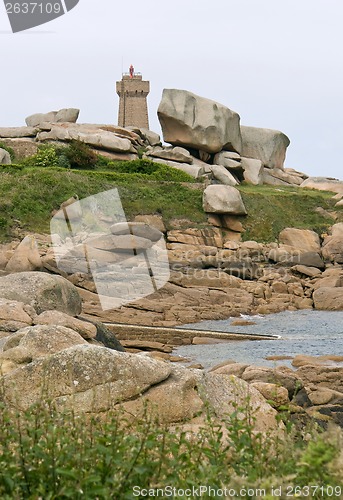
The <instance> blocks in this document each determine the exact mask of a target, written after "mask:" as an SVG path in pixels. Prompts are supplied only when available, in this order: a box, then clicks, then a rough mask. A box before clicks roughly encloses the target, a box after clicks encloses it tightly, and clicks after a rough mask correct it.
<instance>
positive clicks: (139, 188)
mask: <svg viewBox="0 0 343 500" xmlns="http://www.w3.org/2000/svg"><path fill="white" fill-rule="evenodd" d="M165 167H166V166H165V165H163V169H164V168H165ZM168 168H169V169H170V170H172V173H171V174H170V173H169V172H168V171H167V173H168V174H170V175H169V176H170V177H172V175H174V169H171V168H170V167H167V170H168ZM176 173H177V178H178V179H180V178H181V179H182V182H180V181H178V182H175V181H172V180H171V181H169V182H166V181H162V180H156V179H155V176H156V174H155V173H152V174H151V175H150V176H149V175H148V174H133V173H132V174H130V173H118V172H113V171H103V172H102V171H93V170H91V171H86V170H69V169H68V170H67V169H62V168H22V167H20V166H19V167H15V166H13V167H11V168H2V169H0V239H1V240H3V241H4V240H6V239H10V238H11V237H12V235H13V229H14V228H15V227H16V226H17V225H18V221H19V225H20V227H21V228H22V229H23V230H25V231H27V232H32V231H33V232H43V233H45V232H49V224H50V218H51V212H52V210H54V209H57V208H59V205H60V204H61V203H62V201H64V200H66V199H68V198H70V197H71V196H73V195H74V194H77V195H78V196H79V198H80V199H81V198H85V197H87V196H90V195H92V194H97V193H100V192H102V191H107V190H109V189H113V188H114V187H117V188H118V190H119V194H120V196H121V201H122V204H123V208H124V210H125V213H126V216H127V218H128V219H131V218H132V217H134V216H135V215H138V214H154V213H157V214H161V215H162V216H163V218H164V220H165V222H166V223H167V224H168V221H169V220H171V219H173V218H175V217H176V218H184V217H185V214H187V218H188V219H189V220H191V221H192V222H193V223H194V224H201V223H205V222H206V216H205V214H204V212H203V210H202V201H201V199H202V198H201V191H198V190H195V189H191V187H190V186H189V185H188V183H189V182H191V181H194V180H193V179H192V178H190V177H189V176H187V175H186V174H184V173H183V172H179V171H176ZM180 173H181V174H183V176H182V177H181V176H180ZM157 174H158V175H160V174H161V170H159V171H158V172H157ZM167 177H168V176H167ZM185 181H187V182H185Z"/></svg>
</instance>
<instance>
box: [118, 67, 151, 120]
mask: <svg viewBox="0 0 343 500" xmlns="http://www.w3.org/2000/svg"><path fill="white" fill-rule="evenodd" d="M116 86H117V94H118V95H119V114H118V125H119V126H120V127H139V128H147V129H148V128H149V118H148V104H147V96H148V94H149V91H150V82H148V81H144V80H143V79H142V75H141V73H135V70H134V67H133V66H132V64H131V66H130V71H129V73H123V75H122V79H121V81H120V82H117V85H116Z"/></svg>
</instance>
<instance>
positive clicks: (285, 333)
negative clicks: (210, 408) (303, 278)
mask: <svg viewBox="0 0 343 500" xmlns="http://www.w3.org/2000/svg"><path fill="white" fill-rule="evenodd" d="M236 319H237V318H230V319H226V320H217V321H211V320H210V321H202V322H200V323H196V324H191V325H182V328H195V329H199V330H201V329H203V330H215V331H221V332H242V333H262V334H272V335H279V336H280V338H279V339H277V340H254V341H249V340H247V341H238V342H237V341H232V342H223V343H219V344H206V345H188V346H182V347H179V348H177V349H175V351H174V352H175V354H178V355H180V356H184V357H186V358H188V359H190V360H191V362H192V363H194V362H196V363H201V364H202V365H203V366H204V368H210V367H212V366H214V365H216V364H218V363H222V362H223V361H226V360H233V361H236V362H239V363H247V364H253V365H256V366H269V367H273V366H277V365H286V366H289V367H291V361H287V360H282V361H267V360H266V357H268V356H292V357H294V356H296V355H297V354H306V355H310V356H321V355H340V356H343V311H332V312H331V311H313V310H302V311H285V312H281V313H278V314H269V315H266V316H261V315H257V316H243V317H242V319H247V320H249V321H253V322H255V323H256V324H255V325H247V326H232V325H231V322H232V320H236ZM339 365H340V366H342V365H343V364H341V363H340V364H339Z"/></svg>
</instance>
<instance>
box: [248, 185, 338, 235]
mask: <svg viewBox="0 0 343 500" xmlns="http://www.w3.org/2000/svg"><path fill="white" fill-rule="evenodd" d="M239 190H240V192H241V195H242V198H243V201H244V204H245V206H246V209H247V212H248V216H247V217H244V218H242V219H241V220H242V223H243V226H244V228H245V230H246V232H245V233H244V240H246V241H247V240H255V241H259V242H272V241H277V236H278V234H279V233H280V231H282V229H284V228H285V227H296V228H299V229H311V230H313V231H316V232H317V233H318V234H321V233H323V232H326V231H327V229H328V228H329V226H332V224H334V223H335V221H334V220H333V219H332V218H330V217H324V216H323V215H321V214H319V213H317V212H316V211H315V209H316V208H317V207H322V208H324V209H325V210H326V211H329V212H332V211H336V212H337V215H338V219H337V221H336V222H340V221H343V211H342V209H341V208H335V203H336V200H332V196H333V194H334V193H330V192H327V191H318V190H315V189H304V188H298V187H293V186H290V187H288V186H280V187H279V186H267V185H263V186H252V185H248V184H245V185H244V184H243V185H241V186H240V187H239Z"/></svg>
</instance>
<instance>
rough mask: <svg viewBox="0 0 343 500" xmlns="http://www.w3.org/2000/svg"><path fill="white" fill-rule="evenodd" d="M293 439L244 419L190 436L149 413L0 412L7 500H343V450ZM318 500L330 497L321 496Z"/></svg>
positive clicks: (0, 471) (317, 438)
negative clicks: (288, 499)
mask: <svg viewBox="0 0 343 500" xmlns="http://www.w3.org/2000/svg"><path fill="white" fill-rule="evenodd" d="M224 436H225V439H224ZM292 437H293V440H290V439H289V436H286V437H285V440H284V441H281V440H280V439H279V440H278V439H277V437H275V436H269V437H266V438H265V439H261V436H255V435H254V433H253V432H252V426H251V421H249V420H247V419H243V420H242V419H238V418H237V415H236V413H233V414H232V415H231V416H228V421H227V427H226V429H225V426H224V427H223V426H220V425H219V424H214V423H213V420H212V419H211V418H210V416H209V417H208V420H207V422H206V424H205V426H204V427H203V428H200V429H199V430H198V432H197V433H196V434H193V435H192V436H191V435H190V434H189V433H186V432H184V431H183V430H182V428H181V429H178V428H176V429H173V431H171V430H169V429H168V428H166V427H165V426H162V425H160V424H158V422H156V421H154V420H153V419H152V417H151V414H150V413H149V412H148V411H146V412H145V413H144V414H143V415H142V417H141V418H139V419H136V420H132V419H131V421H128V420H126V419H125V414H124V412H122V411H117V412H113V413H112V414H111V415H108V416H107V417H105V416H102V417H101V418H96V417H91V416H88V417H87V416H85V415H77V416H76V415H75V414H74V413H73V412H71V413H65V414H61V413H57V412H56V411H55V409H54V407H53V405H51V404H49V403H47V402H42V403H41V404H38V405H37V406H35V407H32V408H30V409H29V410H27V411H26V412H22V413H21V414H19V413H18V414H16V415H15V414H13V412H12V413H10V411H8V410H7V409H6V407H5V406H4V405H2V404H1V403H0V497H1V498H2V499H8V500H9V499H12V498H15V499H29V498H32V499H36V498H44V499H45V498H73V499H81V498H86V499H94V500H95V499H104V500H105V499H107V498H116V499H118V500H122V499H126V498H127V499H129V498H133V488H134V486H136V488H137V487H139V488H141V489H142V488H146V489H149V488H156V487H159V488H164V487H165V486H167V485H170V486H172V487H175V488H176V489H187V488H192V486H195V487H196V486H197V485H208V486H211V487H212V488H218V489H221V488H223V487H226V488H234V489H235V490H236V491H239V488H245V489H247V488H264V489H265V490H266V492H267V495H263V496H265V497H266V498H271V496H270V492H271V487H272V486H274V487H275V486H282V489H283V491H284V492H286V491H288V490H290V487H291V486H293V488H292V489H294V488H295V486H296V487H297V488H299V487H300V488H301V487H306V486H307V485H311V484H317V485H318V486H323V487H325V485H331V487H333V488H334V487H336V490H335V491H336V492H338V493H339V490H338V488H339V487H341V486H342V482H341V478H340V472H341V471H340V470H339V468H338V469H337V468H336V470H334V466H336V467H337V463H335V460H336V457H337V456H338V453H339V445H338V443H337V444H336V445H332V444H330V443H329V444H328V445H327V446H326V445H325V442H324V437H325V436H324V435H323V436H321V435H320V434H319V435H318V434H317V433H316V432H314V431H312V432H311V440H310V441H309V442H307V441H303V440H302V439H301V438H300V436H292ZM328 449H329V451H328ZM322 455H323V456H322ZM305 460H306V463H304V462H305ZM338 467H339V466H338ZM213 496H214V495H213ZM294 496H300V495H294ZM305 496H306V495H305ZM307 496H309V495H307ZM174 497H176V495H173V498H174ZM331 497H335V498H337V497H340V495H338V494H335V495H331ZM139 498H141V497H139ZM178 498H186V496H185V497H184V496H183V495H182V496H180V497H179V496H178ZM187 498H189V495H188V496H187ZM204 498H208V496H205V495H204ZM230 498H231V497H230ZM237 498H241V497H240V496H239V497H237ZM244 498H251V499H253V498H255V496H254V495H253V493H252V494H249V495H244ZM259 498H260V497H259ZM282 498H285V497H284V495H283V496H282ZM311 498H327V497H326V496H324V495H321V490H318V494H315V495H313V496H311Z"/></svg>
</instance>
